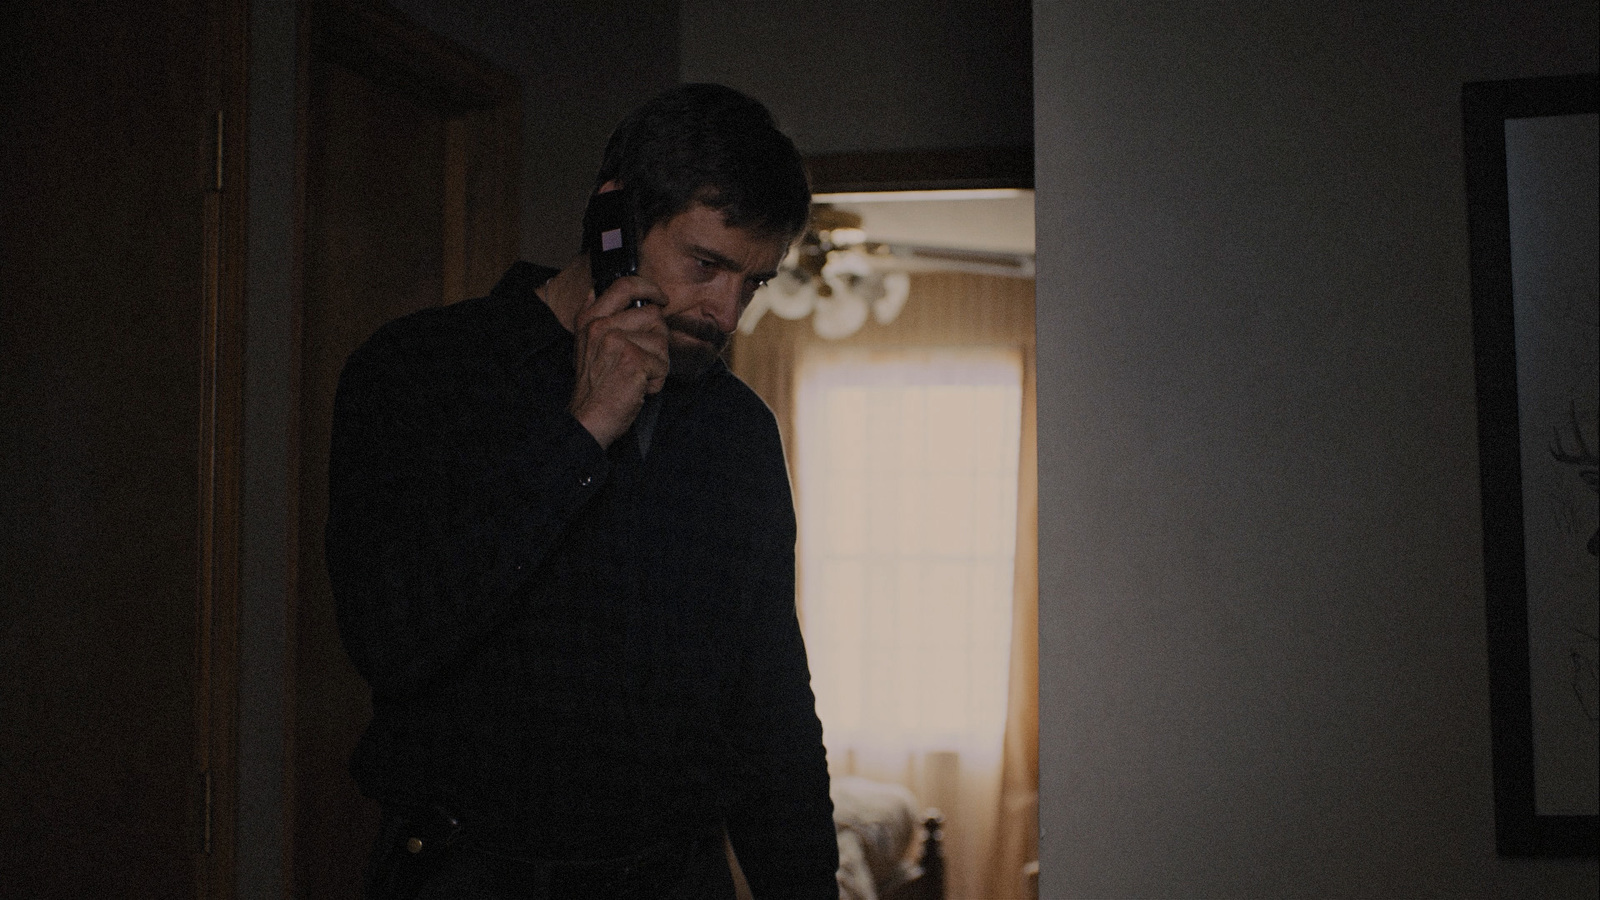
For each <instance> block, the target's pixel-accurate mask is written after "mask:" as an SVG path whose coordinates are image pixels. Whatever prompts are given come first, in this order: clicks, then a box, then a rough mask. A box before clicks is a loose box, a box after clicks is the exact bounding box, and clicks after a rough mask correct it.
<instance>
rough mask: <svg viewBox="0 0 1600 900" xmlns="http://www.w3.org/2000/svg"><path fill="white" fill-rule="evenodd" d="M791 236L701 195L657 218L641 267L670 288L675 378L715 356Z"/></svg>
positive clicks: (700, 370) (693, 372) (694, 374)
mask: <svg viewBox="0 0 1600 900" xmlns="http://www.w3.org/2000/svg"><path fill="white" fill-rule="evenodd" d="M788 249H789V248H788V244H787V242H785V241H784V240H782V239H781V238H773V237H770V236H765V235H761V234H758V233H756V232H753V231H751V230H749V229H746V228H729V227H728V226H727V225H725V224H723V221H722V213H721V212H718V211H717V210H714V209H711V208H710V207H708V206H703V205H701V204H699V203H696V204H693V205H691V206H690V207H689V208H688V209H687V210H685V211H683V212H681V213H679V214H678V215H676V216H673V217H672V218H670V219H667V220H666V221H664V222H661V223H658V224H657V225H656V226H655V227H653V228H651V229H650V232H649V234H646V235H645V236H644V240H643V241H642V242H640V245H639V274H640V275H641V276H643V277H644V278H647V279H649V280H650V281H652V282H654V283H655V285H656V286H657V287H659V288H660V289H661V292H662V293H664V294H666V297H667V306H666V309H665V310H664V312H663V314H664V315H665V316H666V319H667V328H668V339H667V340H668V343H667V351H668V355H669V358H670V360H671V363H672V370H671V372H672V374H671V377H672V378H691V379H692V378H698V377H699V376H700V375H702V374H704V373H705V371H706V369H707V368H709V367H710V365H711V364H712V363H713V362H714V361H715V360H716V358H717V356H718V355H719V354H720V353H721V352H722V348H723V347H724V346H726V345H727V343H728V336H729V335H730V334H732V333H733V329H734V328H735V327H736V326H737V325H738V324H739V315H740V314H741V313H743V312H744V308H745V306H747V305H749V303H750V298H751V297H752V296H753V295H754V294H755V292H756V288H759V287H760V286H761V285H762V284H764V283H765V282H766V281H767V279H769V278H771V277H772V276H774V275H776V274H777V272H778V263H780V262H782V261H783V256H784V253H785V252H787V251H788Z"/></svg>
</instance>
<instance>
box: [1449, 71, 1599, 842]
mask: <svg viewBox="0 0 1600 900" xmlns="http://www.w3.org/2000/svg"><path fill="white" fill-rule="evenodd" d="M1597 84H1600V82H1597V78H1596V75H1595V73H1588V74H1583V75H1573V76H1561V77H1549V78H1530V79H1517V80H1511V81H1492V82H1476V83H1471V84H1467V85H1465V86H1464V88H1463V91H1462V112H1463V124H1464V126H1465V151H1466V158H1465V161H1466V188H1467V200H1468V223H1469V231H1470V241H1471V243H1470V248H1471V251H1470V252H1471V276H1472V310H1473V340H1474V351H1475V357H1476V367H1477V371H1476V375H1477V397H1478V436H1479V460H1480V470H1481V482H1482V513H1483V542H1484V548H1483V552H1484V587H1485V594H1486V597H1485V600H1486V608H1487V624H1488V639H1489V640H1488V646H1489V678H1490V719H1491V727H1492V730H1493V755H1494V803H1495V839H1496V847H1497V849H1498V851H1499V853H1500V854H1501V855H1504V856H1537V857H1557V856H1595V855H1596V851H1597V845H1600V840H1597V835H1600V831H1597V828H1596V816H1594V815H1541V814H1539V812H1538V808H1537V806H1536V800H1537V798H1536V782H1535V771H1534V759H1535V744H1534V712H1533V701H1532V698H1531V691H1532V685H1533V682H1532V676H1531V675H1530V643H1529V588H1528V582H1527V578H1528V568H1527V559H1526V548H1525V544H1524V541H1525V532H1524V505H1523V476H1524V469H1523V460H1522V438H1521V431H1520V428H1521V426H1520V423H1519V422H1520V420H1519V401H1518V396H1519V395H1518V388H1517V358H1516V352H1517V350H1516V343H1515V326H1516V319H1515V311H1514V307H1513V302H1512V274H1513V273H1512V259H1511V218H1510V216H1511V211H1510V209H1509V198H1508V184H1507V152H1506V127H1505V125H1506V121H1507V120H1509V119H1518V118H1529V117H1545V116H1568V115H1581V114H1592V113H1595V112H1596V111H1597V109H1600V107H1597V102H1596V101H1597V97H1600V90H1597ZM1589 165H1594V160H1589ZM1574 418H1576V416H1574Z"/></svg>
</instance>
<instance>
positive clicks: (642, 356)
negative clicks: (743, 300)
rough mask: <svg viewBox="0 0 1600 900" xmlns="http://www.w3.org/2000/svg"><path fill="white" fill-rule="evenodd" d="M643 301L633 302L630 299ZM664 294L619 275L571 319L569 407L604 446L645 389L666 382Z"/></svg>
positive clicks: (635, 409)
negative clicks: (574, 378)
mask: <svg viewBox="0 0 1600 900" xmlns="http://www.w3.org/2000/svg"><path fill="white" fill-rule="evenodd" d="M636 300H643V301H645V303H644V305H643V306H637V307H636V306H634V301H636ZM666 302H667V301H666V296H665V295H664V294H662V293H661V291H660V289H659V288H657V287H656V286H655V285H654V284H651V283H650V282H649V281H646V280H645V279H643V278H640V277H638V276H628V277H624V278H619V279H617V280H616V281H615V282H613V283H612V285H611V287H609V288H607V289H606V292H605V293H604V294H601V295H600V296H598V297H594V296H592V295H591V297H590V299H589V302H588V304H587V305H586V306H584V307H583V309H581V310H579V312H578V316H577V319H576V320H575V322H574V326H575V327H574V328H573V332H572V334H573V340H574V352H573V357H574V358H573V366H574V368H575V369H576V371H577V385H576V387H574V389H573V392H572V403H571V405H570V406H568V407H567V408H568V410H569V411H571V413H572V415H573V416H574V417H575V418H577V420H578V421H579V422H580V423H581V424H582V425H583V427H584V428H587V429H588V430H589V433H590V434H592V435H594V439H595V440H596V441H598V442H599V443H600V446H602V447H610V446H611V442H612V441H615V440H616V439H617V438H618V437H621V436H622V434H623V433H624V432H626V431H627V430H628V426H630V425H632V424H633V420H634V418H635V417H636V416H638V415H639V409H640V407H642V406H643V405H644V398H645V395H646V394H654V393H656V392H657V391H660V390H661V388H662V386H663V385H665V384H666V381H667V368H668V361H667V324H666V320H664V319H663V318H662V316H661V310H662V307H663V306H665V305H666Z"/></svg>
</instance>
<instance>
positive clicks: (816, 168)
mask: <svg viewBox="0 0 1600 900" xmlns="http://www.w3.org/2000/svg"><path fill="white" fill-rule="evenodd" d="M806 171H807V172H808V173H809V174H810V176H811V191H812V193H816V194H833V193H846V192H856V191H932V190H957V189H971V188H1020V189H1027V190H1031V189H1032V188H1033V148H1032V147H966V148H956V149H948V150H906V151H895V152H888V153H830V154H825V155H820V156H812V157H808V158H807V159H806Z"/></svg>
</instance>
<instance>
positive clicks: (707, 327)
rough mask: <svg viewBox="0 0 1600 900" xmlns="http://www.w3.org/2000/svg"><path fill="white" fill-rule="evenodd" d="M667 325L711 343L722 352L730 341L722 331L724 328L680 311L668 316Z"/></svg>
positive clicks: (712, 346)
mask: <svg viewBox="0 0 1600 900" xmlns="http://www.w3.org/2000/svg"><path fill="white" fill-rule="evenodd" d="M667 327H668V328H670V329H672V330H673V331H677V332H681V333H683V334H687V335H688V336H690V337H692V338H695V339H697V340H701V341H704V342H706V343H707V344H710V345H711V348H712V349H713V350H716V351H717V352H718V353H721V352H722V348H723V347H724V346H726V345H727V343H728V336H727V335H726V334H723V333H722V329H721V328H718V327H717V326H715V325H713V324H711V323H710V322H707V321H706V320H705V319H700V318H695V317H693V316H686V315H683V314H681V313H679V314H677V315H671V316H667Z"/></svg>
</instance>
